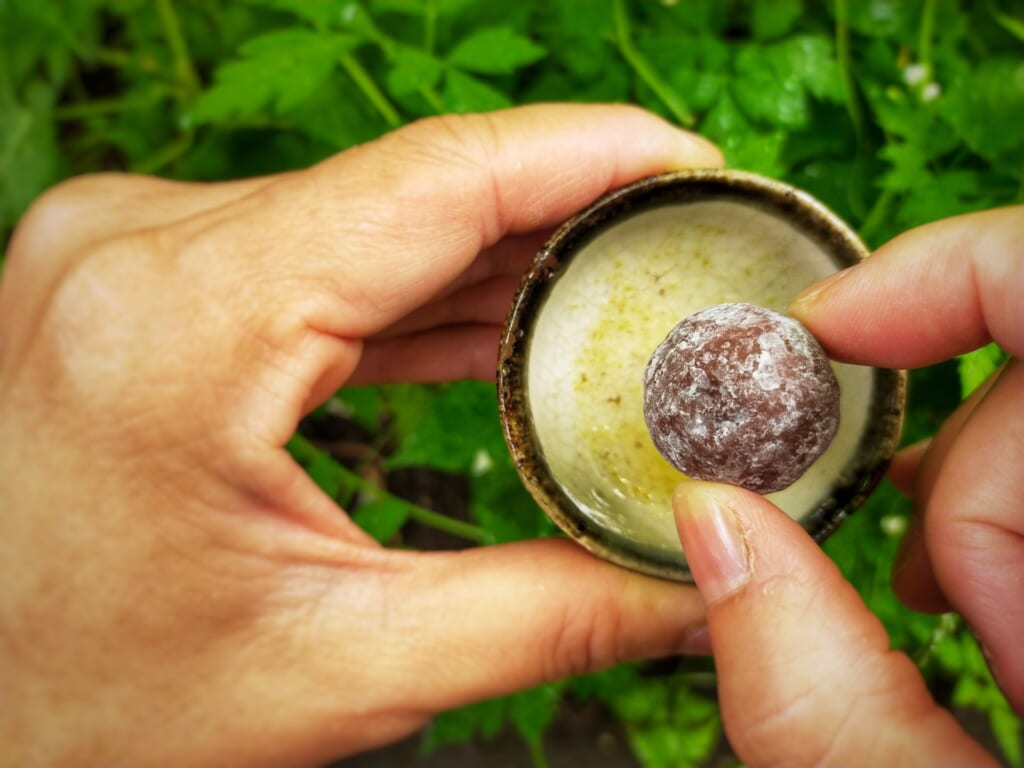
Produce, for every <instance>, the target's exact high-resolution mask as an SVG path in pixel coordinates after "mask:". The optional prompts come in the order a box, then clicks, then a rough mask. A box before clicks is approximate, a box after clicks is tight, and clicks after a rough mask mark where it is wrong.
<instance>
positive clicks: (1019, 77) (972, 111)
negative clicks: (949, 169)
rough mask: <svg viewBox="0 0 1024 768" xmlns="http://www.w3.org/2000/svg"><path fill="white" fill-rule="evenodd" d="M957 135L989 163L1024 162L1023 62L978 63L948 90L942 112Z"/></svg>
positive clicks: (1016, 164)
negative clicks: (1022, 118) (1023, 128)
mask: <svg viewBox="0 0 1024 768" xmlns="http://www.w3.org/2000/svg"><path fill="white" fill-rule="evenodd" d="M943 111H944V113H945V115H946V116H947V117H948V118H949V121H950V123H951V124H952V125H953V127H954V128H955V129H956V131H957V133H958V134H959V136H960V137H961V138H962V139H963V141H964V143H966V144H967V146H969V147H970V148H971V149H972V150H974V151H975V152H977V153H978V154H979V155H980V156H981V157H983V158H985V159H986V160H988V161H989V162H991V163H995V164H1002V163H1008V164H1010V165H1011V166H1013V167H1015V168H1018V169H1019V168H1020V166H1021V163H1022V162H1024V130H1021V127H1020V125H1021V116H1022V115H1024V62H1022V61H1021V59H1020V57H1019V56H1017V57H1015V58H995V59H988V60H985V61H982V62H980V63H979V64H978V65H977V67H975V68H974V69H973V70H970V71H968V72H966V73H965V74H964V75H963V76H961V77H960V78H958V79H957V80H956V81H955V82H954V83H953V84H952V85H951V86H950V88H949V93H948V94H947V96H946V98H945V104H944V109H943Z"/></svg>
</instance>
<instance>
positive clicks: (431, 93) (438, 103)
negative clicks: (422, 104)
mask: <svg viewBox="0 0 1024 768" xmlns="http://www.w3.org/2000/svg"><path fill="white" fill-rule="evenodd" d="M419 93H420V96H422V97H423V100H424V101H426V102H427V104H429V105H430V107H431V109H433V110H434V112H436V113H437V114H439V115H440V114H441V113H442V112H444V101H442V100H441V97H440V96H439V95H438V94H437V91H435V90H434V89H433V88H420V91H419Z"/></svg>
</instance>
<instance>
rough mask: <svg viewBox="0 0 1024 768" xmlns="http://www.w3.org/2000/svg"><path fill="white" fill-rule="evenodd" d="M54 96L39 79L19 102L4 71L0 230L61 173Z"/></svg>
mask: <svg viewBox="0 0 1024 768" xmlns="http://www.w3.org/2000/svg"><path fill="white" fill-rule="evenodd" d="M53 99H54V93H53V91H52V89H51V88H50V87H49V86H48V85H46V84H45V83H43V82H41V81H38V80H36V81H33V82H32V83H30V84H29V86H28V87H27V88H26V89H25V100H24V102H22V103H19V102H18V101H17V100H16V99H15V96H14V89H13V87H12V86H11V84H10V83H8V82H7V80H6V77H5V74H4V73H3V72H0V179H3V180H4V181H3V183H0V232H2V231H4V230H6V229H7V228H8V227H11V226H13V225H14V222H15V221H17V219H18V217H19V216H21V214H22V213H24V211H25V209H26V208H28V206H29V203H31V202H32V200H34V199H35V198H36V197H37V196H38V195H39V194H40V193H42V191H43V190H44V189H46V188H47V187H48V186H50V185H51V184H53V183H54V182H55V181H57V179H58V177H59V175H60V162H59V157H58V154H57V137H56V129H55V125H54V120H53Z"/></svg>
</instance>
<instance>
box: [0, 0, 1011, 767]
mask: <svg viewBox="0 0 1024 768" xmlns="http://www.w3.org/2000/svg"><path fill="white" fill-rule="evenodd" d="M1022 53H1024V9H1022V8H1021V6H1020V5H1019V4H1018V3H1014V2H1009V0H985V1H984V2H981V1H979V2H967V1H966V0H964V1H963V2H956V1H955V0H832V1H831V2H811V1H810V0H762V1H755V0H661V1H660V2H659V1H657V0H635V1H634V2H625V0H547V1H546V2H544V1H541V0H537V1H536V2H513V0H492V1H491V2H473V0H367V1H366V2H353V1H352V0H236V1H235V2H227V1H226V0H177V1H176V2H172V0H75V1H74V2H59V1H58V0H3V2H0V235H2V237H3V240H4V242H6V240H7V237H8V236H9V234H10V231H11V228H12V227H13V225H14V223H15V222H16V220H17V218H18V217H19V215H20V214H21V213H22V212H23V211H24V210H25V208H26V207H27V205H28V204H29V203H30V201H31V200H32V199H33V198H34V197H35V196H36V195H38V194H39V193H40V192H41V191H42V190H43V189H45V188H46V187H48V186H49V185H51V184H53V183H55V182H56V181H58V180H60V179H61V178H64V177H67V176H70V175H73V174H79V173H85V172H90V171H97V170H111V169H123V170H128V171H133V172H140V173H155V174H160V175H164V176H167V177H171V178H180V179H198V180H217V179H227V178H237V177H241V176H248V175H253V174H262V173H272V172H278V171H282V170H286V169H292V168H300V167H304V166H307V165H309V164H311V163H314V162H316V161H318V160H320V159H322V158H324V157H326V156H328V155H330V154H332V153H335V152H337V151H339V150H343V149H345V148H346V147H350V146H352V145H354V144H358V143H360V142H364V141H367V140H370V139H373V138H374V137H376V136H378V135H380V134H381V133H383V132H385V131H388V130H390V129H393V128H395V127H398V126H400V125H402V124H403V123H406V122H408V121H410V120H414V119H416V118H418V117H421V116H425V115H431V114H437V113H441V112H470V111H480V110H490V109H498V108H501V107H506V106H510V105H513V104H519V103H527V102H536V101H554V100H560V101H622V102H634V103H638V104H642V105H644V106H645V107H647V108H649V109H651V110H654V111H656V112H658V113H660V114H662V115H664V116H666V117H667V118H669V119H670V120H673V121H675V122H676V123H679V124H681V125H684V126H688V127H690V128H692V129H694V130H697V131H700V132H701V133H703V134H704V135H706V136H708V137H710V138H711V139H713V140H715V141H717V142H718V143H719V144H720V145H721V146H722V147H723V149H724V151H725V153H726V156H727V158H728V161H729V163H730V165H732V166H734V167H740V168H745V169H748V170H753V171H758V172H760V173H763V174H766V175H769V176H773V177H776V178H780V179H784V180H786V181H788V182H791V183H793V184H796V185H798V186H800V187H803V188H804V189H807V190H808V191H810V192H811V193H813V194H814V195H816V196H817V197H819V198H820V199H822V200H823V201H824V202H825V203H826V204H828V205H829V206H831V207H832V208H833V209H834V210H835V211H836V212H837V213H839V214H840V215H841V216H843V217H844V218H846V219H847V220H848V221H850V222H851V223H852V224H853V225H854V226H855V227H856V228H857V229H858V230H859V231H860V233H861V234H862V236H863V237H864V239H865V240H866V241H867V242H868V243H869V244H870V245H872V246H875V245H878V244H880V243H881V242H883V241H884V240H886V239H887V238H889V237H891V236H893V235H895V234H896V233H898V232H900V231H903V230H905V229H907V228H909V227H912V226H914V225H917V224H921V223H924V222H927V221H931V220H935V219H939V218H942V217H946V216H950V215H954V214H959V213H964V212H967V211H973V210H979V209H984V208H990V207H994V206H997V205H1004V204H1009V203H1014V202H1021V201H1022V195H1024V56H1022ZM1001 359H1002V354H1001V352H1000V350H998V349H997V348H995V347H991V346H990V347H988V348H986V349H984V350H981V351H979V352H977V353H974V354H971V355H967V356H965V357H964V358H963V359H961V360H960V361H955V362H952V363H949V364H945V365H940V366H936V367H933V368H929V369H924V370H922V371H918V372H915V373H914V375H913V378H912V389H911V401H910V411H909V414H908V421H907V426H906V436H905V438H906V441H907V442H910V441H914V440H917V439H920V438H922V437H925V436H927V435H929V434H931V433H933V432H934V431H935V429H936V428H937V426H938V425H939V424H940V423H941V420H942V419H943V418H944V417H945V416H946V415H948V413H949V412H950V411H951V410H952V409H953V408H954V407H955V406H956V404H957V403H958V402H959V400H960V399H961V396H962V395H963V394H964V392H966V391H969V390H970V389H971V388H972V387H973V386H976V385H977V383H979V382H980V381H981V380H982V379H983V378H984V377H985V376H987V375H988V374H989V373H990V372H991V371H992V370H993V369H994V367H995V366H996V365H997V364H998V363H999V361H1000V360H1001ZM318 421H319V422H320V431H319V432H317V422H318ZM311 424H312V426H311V427H310V428H309V430H307V432H308V435H313V436H314V438H315V439H311V438H310V437H309V436H308V435H307V436H305V437H304V436H297V437H296V439H295V440H294V441H293V443H292V449H293V452H294V454H295V455H296V456H297V458H298V459H299V460H300V461H301V462H302V463H303V465H304V466H306V468H307V469H308V471H309V472H310V473H311V474H312V475H313V476H314V477H315V478H316V479H317V481H318V482H319V483H320V484H321V485H322V486H323V487H325V488H326V489H327V490H328V491H329V492H330V493H331V494H332V495H333V496H334V497H335V498H336V499H338V500H339V502H340V503H341V504H342V505H344V506H345V507H346V508H347V509H349V510H350V511H351V512H352V513H353V515H354V517H355V519H356V520H357V521H359V522H360V524H362V525H364V526H365V527H366V528H367V529H368V530H370V531H371V532H372V533H373V535H374V536H376V537H377V538H378V539H380V540H381V541H383V542H386V543H388V544H390V545H392V546H408V545H410V543H411V542H413V541H414V537H412V536H410V535H409V531H410V530H411V529H412V528H413V527H414V526H421V527H422V526H427V527H431V528H434V529H437V530H440V531H443V532H444V533H445V534H446V535H449V536H454V537H459V538H461V539H464V540H466V541H468V542H474V543H491V542H500V541H509V540H514V539H520V538H525V537H532V536H538V535H548V534H551V533H553V529H552V526H551V524H550V523H549V522H548V521H547V520H546V518H544V517H543V516H542V515H541V514H540V512H539V511H538V510H537V508H536V506H535V505H534V504H533V502H532V501H531V500H530V499H529V497H528V496H527V495H526V493H525V492H524V491H523V490H522V487H521V486H520V484H519V482H518V480H517V478H516V475H515V472H514V469H513V467H512V465H511V462H510V461H509V459H508V455H507V452H506V450H505V448H504V445H503V443H502V437H501V434H500V431H499V428H498V419H497V413H496V407H495V403H494V392H493V387H488V386H485V385H481V384H473V383H458V384H453V385H448V386H430V387H428V386H408V385H406V386H393V387H381V388H366V389H357V390H343V391H342V392H341V393H339V394H338V395H337V396H336V397H335V398H334V399H332V400H331V401H330V402H329V403H328V404H327V405H326V406H325V407H324V408H322V409H321V410H320V411H319V412H318V413H317V414H316V416H315V417H314V419H313V420H312V422H311ZM338 424H344V425H348V427H347V428H349V429H351V428H352V425H355V427H356V428H357V431H359V434H360V438H359V440H358V441H357V443H358V446H359V450H357V451H355V452H354V453H352V452H350V453H349V454H346V453H345V452H344V451H341V450H339V449H338V447H337V442H338V441H337V440H334V442H333V443H332V439H330V435H328V438H327V439H325V438H324V434H325V430H326V432H327V433H329V432H330V431H331V428H332V425H334V426H337V425H338ZM307 426H308V425H307ZM335 437H337V436H335ZM350 442H351V441H350ZM350 447H351V446H350ZM410 467H415V468H421V469H423V468H425V469H428V470H431V471H435V472H441V473H445V476H446V477H448V478H450V479H451V481H452V482H454V483H456V484H457V485H458V486H459V487H460V488H462V489H463V492H464V496H465V498H466V506H467V508H466V510H465V513H464V514H463V515H462V518H464V519H456V518H455V517H452V516H450V515H446V514H443V512H444V511H445V510H440V511H438V510H431V509H427V508H425V507H424V506H420V505H419V504H417V503H413V502H410V501H408V500H406V499H403V498H401V497H400V496H399V494H398V493H396V492H394V488H393V484H389V478H392V477H394V476H395V475H396V474H398V473H400V472H402V471H403V470H406V469H408V468H410ZM908 513H909V509H908V504H907V502H906V501H905V500H904V499H902V498H900V497H899V496H898V495H897V494H896V493H895V491H894V490H893V489H892V488H891V487H889V486H888V485H887V484H886V485H883V487H882V488H880V490H879V491H878V492H877V493H876V494H875V496H874V497H873V498H872V500H871V501H870V502H869V504H868V505H867V506H866V507H865V508H864V509H863V510H862V511H860V512H859V513H858V514H857V515H855V516H854V517H853V518H852V519H851V520H850V521H849V522H848V523H846V525H845V526H844V527H843V528H842V529H841V530H840V531H839V533H837V534H836V535H835V536H834V537H833V538H832V539H831V540H830V541H829V542H828V544H827V546H826V549H827V551H828V552H829V554H831V555H832V557H833V558H835V560H836V561H837V562H838V563H839V565H840V567H841V568H842V569H843V571H844V572H845V573H846V574H847V576H848V577H849V578H850V579H851V580H852V581H853V583H854V584H855V585H856V586H857V588H858V589H859V590H860V591H861V593H862V594H863V595H864V598H865V599H866V600H867V602H868V604H869V605H870V606H871V608H872V609H873V610H874V611H876V612H877V613H878V614H879V616H881V618H882V620H883V621H884V622H885V624H886V626H887V628H888V629H889V632H890V635H891V637H892V642H893V645H894V647H896V648H899V649H902V650H904V651H906V652H907V653H909V654H910V655H911V656H912V657H913V658H914V659H915V660H916V661H917V662H918V664H919V665H920V667H921V669H922V671H923V673H924V674H925V676H926V678H927V679H928V680H929V683H930V685H931V687H932V690H933V691H934V692H935V693H936V695H937V697H938V698H939V699H940V701H942V702H943V703H945V704H948V705H954V706H957V707H960V708H963V709H971V708H973V709H977V710H979V711H981V712H983V713H984V714H985V715H987V717H988V721H989V723H990V726H991V730H992V733H993V734H994V736H995V738H996V739H997V741H998V743H999V744H1000V745H1001V747H1002V750H1003V753H1004V754H1003V759H1004V760H1005V761H1007V762H1008V763H1009V764H1012V765H1021V760H1022V756H1021V746H1020V745H1021V737H1020V721H1019V719H1018V718H1017V717H1016V716H1015V715H1014V714H1013V713H1012V711H1011V710H1010V708H1009V707H1008V705H1007V703H1006V701H1005V700H1004V699H1003V697H1002V696H1001V694H1000V693H999V690H998V688H997V687H996V686H995V684H994V683H993V681H992V678H991V676H990V675H989V673H988V671H987V668H986V666H985V663H984V660H983V658H982V655H981V653H980V652H979V650H978V648H977V645H976V644H975V642H974V639H973V637H972V636H971V634H970V632H969V630H968V629H967V628H966V627H965V626H964V625H963V624H962V622H961V621H960V620H959V619H958V618H956V617H955V616H952V615H947V616H941V617H930V616H923V615H919V614H914V613H912V612H910V611H908V610H906V609H904V608H903V607H902V606H901V605H900V604H899V603H898V602H897V601H896V599H895V597H894V596H893V594H892V592H891V590H890V587H889V572H890V569H891V563H892V558H893V556H894V553H895V551H896V548H897V546H898V542H899V538H900V535H901V534H902V532H903V530H904V529H905V527H906V519H907V515H908ZM661 672H662V674H653V673H652V671H651V668H650V667H649V666H645V665H624V666H621V667H618V668H616V669H613V670H609V671H607V672H604V673H601V674H597V675H589V676H586V677H582V678H579V679H574V680H571V681H566V682H561V683H556V684H552V685H546V686H541V687H540V688H537V689H534V690H531V691H526V692H523V693H520V694H517V695H515V696H511V697H507V698H504V699H498V700H494V701H489V702H484V703H481V704H477V705H474V706H471V707H467V708H464V709H461V710H458V711H456V712H451V713H446V714H444V715H442V716H440V717H439V718H437V720H436V722H435V724H434V726H433V727H432V728H431V729H429V730H428V731H427V733H426V736H425V738H424V748H425V749H428V750H429V749H434V748H436V747H438V746H439V745H441V744H444V743H447V742H458V741H465V740H468V739H472V738H477V737H484V738H486V737H488V736H490V735H493V734H495V733H497V732H498V731H500V730H501V729H503V728H506V727H512V728H514V729H515V730H517V731H518V732H519V733H520V734H521V735H522V737H523V739H524V740H525V741H526V743H527V745H528V747H529V751H530V754H531V755H532V757H533V760H534V762H535V763H536V764H537V765H543V764H544V762H545V760H544V751H543V738H544V733H545V730H546V728H547V727H548V725H549V724H550V723H551V721H552V719H553V718H554V717H555V716H556V714H557V712H558V709H559V707H560V706H561V705H563V704H564V703H565V702H567V701H578V700H597V701H599V702H601V703H602V704H603V705H604V706H606V707H607V708H609V709H610V710H611V711H612V712H613V713H614V714H615V715H616V716H617V717H618V718H619V719H620V720H621V721H622V723H623V725H624V727H625V730H626V732H627V734H628V737H629V739H630V743H631V746H632V748H633V751H634V753H635V754H636V756H637V758H638V759H639V760H640V761H641V762H642V763H643V764H644V765H645V766H651V767H652V768H653V767H655V766H668V765H672V766H686V765H704V764H708V761H709V760H711V759H712V755H718V757H716V758H714V759H715V760H716V761H717V762H718V763H720V762H721V761H722V760H723V759H725V760H727V758H722V757H721V752H720V751H716V750H720V746H719V742H720V740H721V738H722V736H721V734H722V731H721V721H720V716H719V712H718V708H717V704H716V703H715V700H714V685H713V670H712V669H711V668H710V667H709V666H707V665H704V664H702V663H699V662H684V663H680V664H678V665H675V666H674V667H671V668H670V669H669V670H668V672H667V673H665V670H661Z"/></svg>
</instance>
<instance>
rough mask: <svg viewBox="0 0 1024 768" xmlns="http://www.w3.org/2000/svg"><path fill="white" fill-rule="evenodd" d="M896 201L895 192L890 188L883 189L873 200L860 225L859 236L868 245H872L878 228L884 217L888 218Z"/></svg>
mask: <svg viewBox="0 0 1024 768" xmlns="http://www.w3.org/2000/svg"><path fill="white" fill-rule="evenodd" d="M895 202H896V193H895V192H893V191H892V190H891V189H888V188H887V189H883V190H882V194H880V195H879V196H878V199H877V200H875V204H874V205H873V206H871V210H870V211H868V215H867V216H866V217H865V218H864V223H863V224H861V226H860V236H861V238H863V240H864V242H865V243H867V245H868V247H871V246H872V241H873V240H874V238H875V235H876V233H877V231H878V228H879V227H881V226H882V224H883V223H884V222H885V220H886V218H888V216H889V213H890V212H891V209H892V206H893V204H894V203H895Z"/></svg>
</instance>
